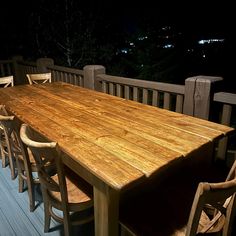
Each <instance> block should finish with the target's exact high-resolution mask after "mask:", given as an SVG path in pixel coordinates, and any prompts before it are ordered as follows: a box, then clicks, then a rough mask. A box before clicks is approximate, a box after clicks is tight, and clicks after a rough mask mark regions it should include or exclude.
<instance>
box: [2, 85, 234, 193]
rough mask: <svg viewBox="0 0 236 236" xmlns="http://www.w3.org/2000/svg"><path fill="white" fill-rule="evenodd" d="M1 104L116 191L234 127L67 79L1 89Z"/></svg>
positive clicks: (73, 161)
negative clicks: (68, 82)
mask: <svg viewBox="0 0 236 236" xmlns="http://www.w3.org/2000/svg"><path fill="white" fill-rule="evenodd" d="M0 104H4V105H5V106H6V109H7V110H8V111H10V112H11V113H13V114H14V115H16V116H17V117H18V118H19V119H20V120H21V121H22V122H25V123H27V124H29V125H31V126H32V128H34V129H35V130H37V131H38V132H40V133H41V134H43V135H45V136H46V137H47V138H49V139H50V140H53V141H57V142H58V144H59V146H60V147H61V149H62V150H63V152H65V153H66V154H68V155H69V156H70V158H71V166H72V167H73V166H74V165H75V163H78V164H79V165H81V166H83V168H85V169H86V170H88V171H89V172H90V173H92V174H93V175H94V176H96V178H99V179H100V180H102V181H103V182H105V183H106V184H108V185H109V186H111V187H112V188H113V189H117V190H119V189H122V188H123V187H125V186H126V185H128V184H130V183H132V182H135V181H136V180H139V179H142V178H146V177H149V176H150V175H152V174H153V173H155V172H156V171H158V169H159V168H160V167H162V166H164V165H166V164H167V163H169V162H170V161H172V160H174V159H177V158H181V157H188V156H191V154H192V153H193V152H196V150H198V149H200V148H201V147H203V146H204V145H207V144H208V143H209V142H212V141H214V140H216V139H218V138H220V137H222V136H224V135H228V134H229V133H230V132H232V131H233V130H234V129H233V128H231V127H227V126H224V125H220V124H217V123H213V122H209V121H206V120H202V119H198V118H194V117H191V116H187V115H183V114H180V113H176V112H171V111H168V110H165V109H161V108H157V107H153V106H149V105H144V104H141V103H137V102H134V101H130V100H126V99H123V98H119V97H115V96H111V95H108V94H104V93H101V92H96V91H93V90H89V89H85V88H82V87H79V86H74V85H71V84H66V83H62V82H56V83H47V84H40V85H19V86H14V87H9V88H2V89H0ZM74 168H76V167H74Z"/></svg>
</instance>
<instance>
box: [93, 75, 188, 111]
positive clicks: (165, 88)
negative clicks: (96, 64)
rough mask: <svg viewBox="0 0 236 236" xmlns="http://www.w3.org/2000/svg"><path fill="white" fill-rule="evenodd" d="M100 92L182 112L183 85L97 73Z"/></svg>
mask: <svg viewBox="0 0 236 236" xmlns="http://www.w3.org/2000/svg"><path fill="white" fill-rule="evenodd" d="M96 80H97V81H99V82H100V83H101V87H102V92H104V93H108V94H111V95H115V96H119V97H122V98H126V99H130V100H134V101H137V102H141V103H144V104H149V105H152V106H157V107H162V108H164V109H168V110H173V111H176V112H180V113H182V112H183V101H184V85H177V84H168V83H161V82H153V81H146V80H137V79H131V78H125V77H118V76H111V75H106V74H99V75H97V77H96Z"/></svg>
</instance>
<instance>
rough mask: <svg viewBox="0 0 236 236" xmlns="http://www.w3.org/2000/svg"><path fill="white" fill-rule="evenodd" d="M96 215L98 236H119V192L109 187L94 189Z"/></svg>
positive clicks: (96, 233)
mask: <svg viewBox="0 0 236 236" xmlns="http://www.w3.org/2000/svg"><path fill="white" fill-rule="evenodd" d="M93 190H94V215H95V235H96V236H111V235H112V236H118V233H119V232H118V231H119V192H117V191H115V190H113V189H111V188H110V187H109V186H107V185H103V186H102V188H99V189H98V188H97V187H94V188H93Z"/></svg>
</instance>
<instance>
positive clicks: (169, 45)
mask: <svg viewBox="0 0 236 236" xmlns="http://www.w3.org/2000/svg"><path fill="white" fill-rule="evenodd" d="M173 47H174V45H173V44H166V45H164V46H163V48H173Z"/></svg>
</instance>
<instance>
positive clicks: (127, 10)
mask: <svg viewBox="0 0 236 236" xmlns="http://www.w3.org/2000/svg"><path fill="white" fill-rule="evenodd" d="M1 4H2V5H1V14H0V30H1V37H0V56H1V57H0V58H1V59H7V58H11V57H12V56H13V55H22V56H24V58H25V59H28V60H35V59H37V58H39V57H52V58H53V59H54V60H55V63H56V64H58V65H64V66H71V67H78V68H82V67H83V66H84V65H86V64H102V65H104V66H105V67H106V68H107V73H110V74H113V75H120V76H126V77H132V78H140V79H147V80H154V81H155V80H156V81H166V82H172V83H180V84H182V83H184V79H185V78H187V77H190V76H194V75H200V74H201V75H211V76H222V77H223V78H224V80H225V85H224V87H225V88H224V89H226V90H228V91H233V92H236V91H235V90H236V89H235V86H234V83H235V82H234V80H235V79H234V78H235V75H234V67H235V60H234V57H235V42H234V41H235V37H234V30H235V22H236V19H235V14H234V13H233V9H234V7H233V6H232V5H233V3H232V1H231V2H230V1H221V2H217V1H188V2H183V1H165V2H163V1H143V2H141V3H138V2H136V1H124V0H121V1H108V0H103V1H91V0H90V1H86V2H85V1H75V0H74V1H73V0H50V1H46V0H38V1H7V2H4V3H1ZM145 36H146V37H147V38H145V39H144V40H141V41H140V40H138V38H140V37H145ZM213 38H217V39H223V40H224V41H223V42H221V43H211V44H204V45H199V44H198V41H199V40H201V39H213ZM131 42H132V43H134V45H135V47H134V46H130V43H131ZM167 44H173V45H174V46H173V48H166V49H165V48H163V47H164V46H165V45H167ZM124 49H125V50H127V52H128V53H123V52H122V50H124Z"/></svg>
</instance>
